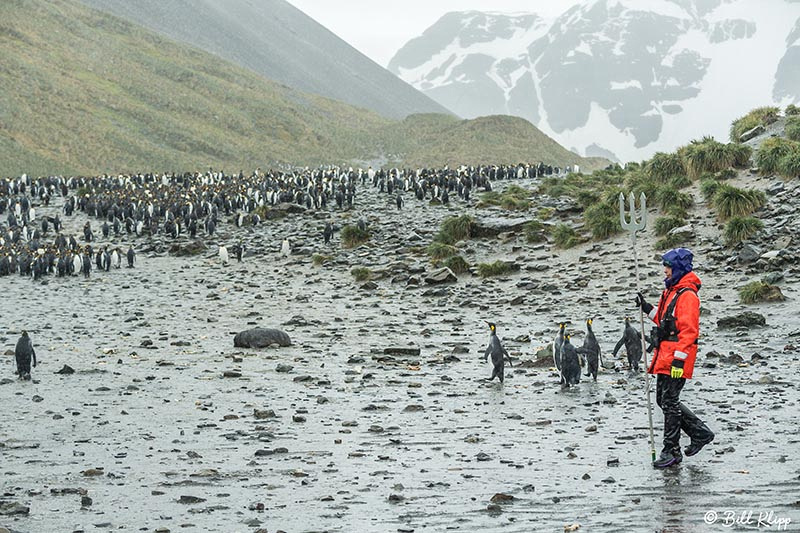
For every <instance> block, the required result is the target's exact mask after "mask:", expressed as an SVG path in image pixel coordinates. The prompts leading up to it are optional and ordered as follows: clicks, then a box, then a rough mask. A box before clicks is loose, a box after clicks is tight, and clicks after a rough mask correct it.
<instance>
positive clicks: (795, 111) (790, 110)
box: [784, 104, 800, 117]
mask: <svg viewBox="0 0 800 533" xmlns="http://www.w3.org/2000/svg"><path fill="white" fill-rule="evenodd" d="M784 114H785V115H786V116H787V117H793V116H796V115H800V107H797V106H796V105H794V104H789V105H787V106H786V111H784Z"/></svg>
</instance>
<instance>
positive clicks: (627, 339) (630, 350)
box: [612, 316, 642, 372]
mask: <svg viewBox="0 0 800 533" xmlns="http://www.w3.org/2000/svg"><path fill="white" fill-rule="evenodd" d="M623 344H624V345H625V351H626V352H627V354H628V367H629V369H630V370H633V371H634V372H639V362H640V361H641V360H642V338H641V337H640V336H639V332H638V331H636V328H634V327H633V326H632V325H631V318H630V317H628V316H626V317H625V329H624V330H623V331H622V338H621V339H620V340H619V342H617V345H616V346H614V351H613V352H612V355H613V356H614V357H616V356H617V352H618V351H619V349H620V348H621V347H622V345H623Z"/></svg>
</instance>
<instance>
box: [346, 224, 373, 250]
mask: <svg viewBox="0 0 800 533" xmlns="http://www.w3.org/2000/svg"><path fill="white" fill-rule="evenodd" d="M341 236H342V245H343V246H344V247H345V248H355V247H356V246H359V245H361V244H364V243H365V242H367V241H368V240H369V230H365V229H361V228H359V227H358V226H353V225H350V226H345V227H343V228H342V231H341Z"/></svg>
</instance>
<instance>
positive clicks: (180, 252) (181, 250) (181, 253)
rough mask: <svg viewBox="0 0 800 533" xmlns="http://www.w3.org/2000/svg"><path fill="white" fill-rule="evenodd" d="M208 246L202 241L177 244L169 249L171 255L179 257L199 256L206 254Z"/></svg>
mask: <svg viewBox="0 0 800 533" xmlns="http://www.w3.org/2000/svg"><path fill="white" fill-rule="evenodd" d="M206 249H207V246H206V245H205V243H204V242H203V241H201V240H199V239H198V240H194V241H189V242H187V243H186V244H179V243H175V244H173V245H172V246H170V248H169V253H170V254H172V255H176V256H178V257H187V256H193V255H198V254H201V253H203V252H205V251H206Z"/></svg>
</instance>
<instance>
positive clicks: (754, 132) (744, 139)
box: [739, 124, 766, 143]
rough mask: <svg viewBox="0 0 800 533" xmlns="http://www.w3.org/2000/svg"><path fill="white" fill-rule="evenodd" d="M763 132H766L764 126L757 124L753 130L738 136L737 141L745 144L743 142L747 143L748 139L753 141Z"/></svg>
mask: <svg viewBox="0 0 800 533" xmlns="http://www.w3.org/2000/svg"><path fill="white" fill-rule="evenodd" d="M764 131H766V130H765V129H764V126H762V125H761V124H759V125H758V126H756V127H755V128H752V129H749V130H747V131H746V132H744V133H742V134H741V135H740V136H739V141H740V142H743V143H745V142H747V141H749V140H750V139H754V138H756V137H758V136H759V135H761V134H762V133H764Z"/></svg>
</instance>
